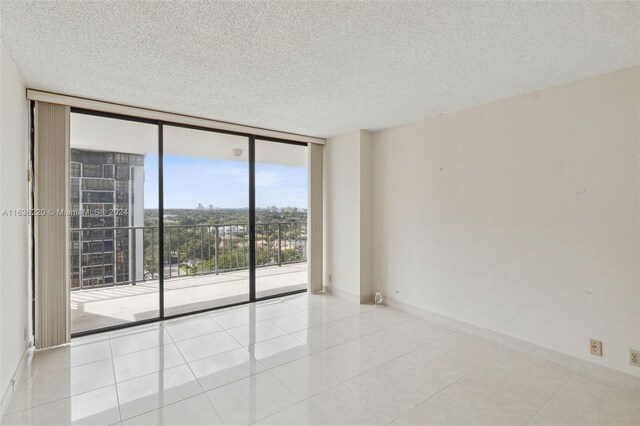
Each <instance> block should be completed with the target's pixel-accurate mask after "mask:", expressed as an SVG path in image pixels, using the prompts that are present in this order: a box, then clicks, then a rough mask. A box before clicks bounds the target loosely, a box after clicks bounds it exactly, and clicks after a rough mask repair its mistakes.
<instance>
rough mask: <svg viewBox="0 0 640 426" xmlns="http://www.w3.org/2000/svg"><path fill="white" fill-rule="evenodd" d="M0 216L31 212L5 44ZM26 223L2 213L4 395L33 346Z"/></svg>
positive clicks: (0, 89) (21, 120)
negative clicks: (29, 330) (27, 332)
mask: <svg viewBox="0 0 640 426" xmlns="http://www.w3.org/2000/svg"><path fill="white" fill-rule="evenodd" d="M0 50H1V53H0V212H2V211H3V210H4V209H27V207H28V204H27V201H28V192H27V191H28V189H27V164H28V132H27V125H28V118H27V117H28V115H27V114H28V107H27V102H26V97H25V87H24V85H23V84H22V79H21V77H20V74H19V73H18V70H17V68H16V66H15V64H14V63H13V61H12V59H11V57H10V56H9V54H8V53H7V51H6V50H5V48H4V46H2V45H1V43H0ZM28 259H29V258H28V224H27V219H26V218H25V217H24V216H22V217H15V216H13V217H12V216H5V215H0V392H1V393H2V395H0V397H2V396H5V392H6V391H7V390H8V388H9V386H10V382H11V378H12V377H13V375H14V374H15V372H16V369H17V367H18V365H19V363H20V359H21V357H22V355H23V354H24V351H25V349H26V347H27V344H28V339H25V335H24V330H25V328H26V327H30V325H29V315H30V314H29V312H30V311H29V294H30V292H29V275H28V269H29V267H28V265H29V262H28Z"/></svg>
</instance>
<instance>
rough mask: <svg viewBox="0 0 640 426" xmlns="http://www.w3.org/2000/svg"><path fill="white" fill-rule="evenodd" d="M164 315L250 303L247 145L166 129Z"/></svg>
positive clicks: (200, 132) (212, 135)
mask: <svg viewBox="0 0 640 426" xmlns="http://www.w3.org/2000/svg"><path fill="white" fill-rule="evenodd" d="M163 129H164V132H163V147H164V148H163V173H164V174H163V176H164V228H163V229H164V247H165V252H164V263H165V265H164V312H165V316H171V315H176V314H183V313H187V312H194V311H200V310H204V309H210V308H214V307H219V306H225V305H230V304H234V303H241V302H246V301H248V300H249V289H250V285H249V161H248V159H249V139H248V138H247V137H244V136H236V135H229V134H225V133H217V132H211V131H204V130H194V129H189V128H183V127H174V126H168V125H165V126H163Z"/></svg>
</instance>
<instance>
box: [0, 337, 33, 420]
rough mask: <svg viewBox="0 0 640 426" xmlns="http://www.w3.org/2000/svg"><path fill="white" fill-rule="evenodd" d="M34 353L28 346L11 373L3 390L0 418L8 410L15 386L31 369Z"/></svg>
mask: <svg viewBox="0 0 640 426" xmlns="http://www.w3.org/2000/svg"><path fill="white" fill-rule="evenodd" d="M34 353H35V349H34V347H33V346H32V345H29V346H27V348H26V349H25V351H24V353H23V354H22V358H20V363H19V364H18V367H16V371H15V372H14V373H13V376H12V377H11V380H9V386H8V387H7V389H4V392H3V394H2V400H1V401H0V417H1V416H4V414H5V413H6V411H7V409H8V408H9V404H11V400H12V399H13V395H14V393H15V389H16V386H17V385H18V383H20V380H21V379H22V377H23V376H24V374H25V373H26V372H27V371H28V370H29V368H30V367H32V362H33V354H34Z"/></svg>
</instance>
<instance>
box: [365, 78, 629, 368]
mask: <svg viewBox="0 0 640 426" xmlns="http://www.w3.org/2000/svg"><path fill="white" fill-rule="evenodd" d="M639 144H640V67H635V68H632V69H627V70H622V71H619V72H615V73H611V74H607V75H603V76H599V77H595V78H591V79H587V80H583V81H579V82H575V83H571V84H567V85H563V86H559V87H554V88H550V89H547V90H542V91H540V92H536V93H533V94H530V95H524V96H519V97H516V98H512V99H508V100H504V101H500V102H495V103H492V104H488V105H484V106H480V107H477V108H473V109H469V110H464V111H460V112H455V113H451V114H447V115H443V116H439V117H437V118H433V119H427V120H425V121H423V122H420V123H416V124H411V125H407V126H402V127H396V128H392V129H388V130H383V131H380V132H377V133H375V134H374V144H373V146H374V148H373V169H374V171H375V172H374V174H373V177H374V196H373V212H374V218H373V237H374V251H373V259H372V262H373V271H374V290H381V291H382V292H384V293H385V294H386V295H387V296H389V297H392V298H393V299H396V300H399V301H401V302H404V303H407V304H409V305H412V306H416V307H418V308H422V309H425V310H427V311H431V312H434V313H437V314H441V315H445V316H448V317H452V318H455V319H457V320H461V321H465V322H468V323H471V324H473V325H477V326H480V327H485V328H488V329H490V330H494V331H497V332H500V333H503V334H506V335H509V336H513V337H517V338H519V339H522V340H525V341H528V342H531V343H534V344H538V345H541V346H544V347H547V348H550V349H553V350H556V351H560V352H563V353H566V354H569V355H572V356H575V357H578V358H582V359H585V360H590V361H594V362H597V363H601V364H603V365H606V366H609V367H613V368H615V369H617V370H620V371H624V372H627V373H630V374H634V375H636V376H640V368H635V367H631V366H629V365H628V349H629V348H630V347H634V348H636V349H640V266H639V265H640V207H639V198H640V172H639V166H640V163H639V160H638V159H639V157H640V152H639ZM589 338H596V339H599V340H602V341H603V348H604V356H603V357H602V358H599V357H595V356H592V355H590V354H589Z"/></svg>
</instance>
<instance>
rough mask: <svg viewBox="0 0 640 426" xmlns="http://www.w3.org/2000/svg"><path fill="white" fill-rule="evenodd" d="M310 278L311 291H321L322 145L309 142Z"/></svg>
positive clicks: (309, 287)
mask: <svg viewBox="0 0 640 426" xmlns="http://www.w3.org/2000/svg"><path fill="white" fill-rule="evenodd" d="M308 147H309V148H308V149H309V190H308V192H307V193H308V194H309V215H308V217H307V220H308V221H309V224H308V225H307V227H308V229H309V239H308V244H309V247H308V253H309V256H308V259H309V268H308V272H307V273H308V279H307V283H308V284H307V285H308V290H309V292H320V291H322V289H323V282H322V145H320V144H313V143H311V144H309V145H308Z"/></svg>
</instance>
